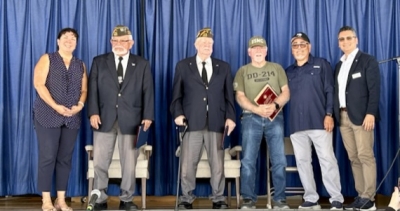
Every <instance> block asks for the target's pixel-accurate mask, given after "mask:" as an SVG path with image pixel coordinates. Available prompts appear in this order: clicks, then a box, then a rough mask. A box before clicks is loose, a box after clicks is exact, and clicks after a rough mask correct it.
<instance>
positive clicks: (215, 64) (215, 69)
mask: <svg viewBox="0 0 400 211" xmlns="http://www.w3.org/2000/svg"><path fill="white" fill-rule="evenodd" d="M211 63H212V67H213V69H212V75H211V78H210V82H209V84H211V83H212V82H213V81H214V80H213V79H214V78H215V77H216V76H217V75H218V74H219V72H220V71H219V64H218V62H217V61H216V60H215V59H213V58H211Z"/></svg>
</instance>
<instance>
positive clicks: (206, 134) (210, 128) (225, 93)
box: [170, 28, 236, 209]
mask: <svg viewBox="0 0 400 211" xmlns="http://www.w3.org/2000/svg"><path fill="white" fill-rule="evenodd" d="M213 43H214V40H213V35H212V33H211V29H210V28H204V29H201V30H200V31H199V32H198V34H197V38H196V41H195V47H196V50H197V54H196V56H193V57H189V58H186V59H184V60H182V61H180V62H178V63H177V65H176V69H175V78H174V83H173V96H172V102H171V107H170V111H171V114H172V117H173V118H174V119H175V124H176V125H183V124H185V123H186V122H185V120H186V121H187V125H188V129H187V133H186V135H185V136H184V138H183V141H182V146H181V152H182V153H181V156H182V157H181V159H182V162H181V163H182V167H181V168H182V172H181V188H182V196H181V197H180V199H179V201H180V204H179V206H180V207H182V208H186V209H192V203H193V201H194V200H195V198H196V197H195V196H194V195H193V193H192V192H193V190H194V189H195V186H196V170H197V164H198V163H199V161H200V158H201V152H202V149H203V146H204V148H205V149H206V151H207V157H208V159H209V163H210V168H211V180H210V183H211V187H212V194H211V197H210V199H211V200H212V201H213V209H224V208H226V207H227V205H226V203H225V197H224V196H223V194H224V188H225V177H224V150H223V146H221V145H222V144H223V143H222V142H221V140H222V138H223V133H224V128H225V127H226V126H227V127H228V128H229V129H228V135H229V134H230V133H231V132H232V130H233V129H234V128H235V126H236V124H235V118H236V117H235V106H234V94H233V86H232V75H231V68H230V66H229V64H228V63H226V62H224V61H221V60H218V59H215V58H211V54H212V48H213Z"/></svg>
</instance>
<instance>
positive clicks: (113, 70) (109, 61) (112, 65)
mask: <svg viewBox="0 0 400 211" xmlns="http://www.w3.org/2000/svg"><path fill="white" fill-rule="evenodd" d="M106 63H107V66H108V70H109V71H110V74H111V78H112V79H113V81H114V82H115V84H116V85H117V87H119V83H118V76H117V67H116V66H115V58H114V53H110V54H108V56H107V61H106Z"/></svg>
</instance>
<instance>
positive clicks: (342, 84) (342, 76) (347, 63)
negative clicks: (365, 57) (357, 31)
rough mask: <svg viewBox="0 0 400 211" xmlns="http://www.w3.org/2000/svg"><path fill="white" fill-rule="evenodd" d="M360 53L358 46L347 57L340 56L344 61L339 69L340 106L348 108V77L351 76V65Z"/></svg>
mask: <svg viewBox="0 0 400 211" xmlns="http://www.w3.org/2000/svg"><path fill="white" fill-rule="evenodd" d="M357 53H358V48H356V49H354V51H353V52H351V53H350V54H349V55H348V56H347V57H346V55H343V56H342V57H341V58H340V61H342V66H341V67H340V70H339V75H338V78H337V79H338V84H339V105H340V108H346V86H347V79H348V77H349V72H350V68H351V65H352V64H353V61H354V58H355V57H356V55H357Z"/></svg>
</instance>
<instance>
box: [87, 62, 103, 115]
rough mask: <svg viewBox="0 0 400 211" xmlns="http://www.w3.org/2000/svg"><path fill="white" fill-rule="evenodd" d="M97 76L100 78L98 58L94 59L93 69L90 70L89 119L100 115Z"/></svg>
mask: <svg viewBox="0 0 400 211" xmlns="http://www.w3.org/2000/svg"><path fill="white" fill-rule="evenodd" d="M97 76H98V65H97V62H96V58H94V59H93V62H92V67H91V69H90V74H89V80H88V100H87V102H88V117H89V118H90V117H91V116H92V115H96V114H97V115H99V114H100V111H99V104H98V103H99V99H98V93H97V92H98V89H97V81H98V80H97Z"/></svg>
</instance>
